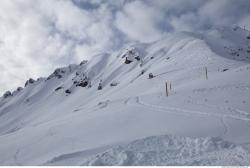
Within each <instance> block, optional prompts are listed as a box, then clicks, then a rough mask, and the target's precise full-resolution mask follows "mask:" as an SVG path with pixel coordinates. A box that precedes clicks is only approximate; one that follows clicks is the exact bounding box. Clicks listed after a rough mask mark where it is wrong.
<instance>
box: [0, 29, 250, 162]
mask: <svg viewBox="0 0 250 168" xmlns="http://www.w3.org/2000/svg"><path fill="white" fill-rule="evenodd" d="M249 34H250V33H249V32H248V31H246V30H243V29H241V28H238V27H234V28H227V27H223V28H218V29H214V30H211V31H210V32H208V33H206V34H194V33H188V32H183V33H176V34H170V35H168V36H167V37H166V38H164V39H162V40H159V41H157V42H154V43H150V44H132V45H130V46H126V47H125V48H124V49H122V50H120V51H117V52H114V53H112V54H110V53H104V54H100V55H97V56H95V57H93V58H92V59H91V60H89V61H83V62H82V63H81V64H80V65H70V66H68V67H64V68H59V69H57V70H56V71H55V72H54V73H53V74H51V75H50V76H49V77H47V78H39V79H38V80H36V81H34V82H33V81H32V80H30V81H29V82H27V85H26V87H24V89H18V90H17V91H15V92H13V93H12V94H11V95H5V97H1V98H0V156H1V157H0V165H44V164H45V165H47V164H48V165H82V164H83V165H86V164H90V165H92V164H93V165H99V164H104V165H131V164H132V165H184V164H188V165H211V164H219V165H237V164H242V165H247V164H249V162H248V160H249V150H248V149H249V147H248V143H250V132H249V128H250V79H249V76H250V64H249V62H250V39H248V36H249ZM125 62H126V63H125ZM205 67H206V68H207V70H208V79H206V76H205ZM149 73H153V75H154V76H155V77H154V78H152V79H148V74H149ZM165 82H168V84H169V82H171V90H170V88H168V89H169V96H168V97H167V96H166V93H165ZM100 83H101V86H102V89H101V90H98V86H99V84H100ZM160 135H165V136H160ZM151 136H155V137H151ZM146 137H151V138H146ZM213 137H214V138H213ZM143 138H146V139H143ZM170 139H171V141H173V142H174V143H177V144H176V145H175V144H174V145H173V146H169V145H164V148H163V149H162V150H151V149H147V148H145V147H144V146H145V143H146V144H147V143H149V144H150V147H151V148H155V149H158V148H159V147H160V146H162V143H163V142H165V141H169V140H170ZM135 140H138V143H135V142H137V141H135ZM132 141H133V142H132ZM134 141H135V142H134ZM155 141H160V143H154V142H155ZM178 143H180V144H178ZM204 143H205V145H204ZM206 143H209V144H211V143H212V144H213V145H211V148H210V146H209V145H208V146H206ZM217 143H219V144H221V143H222V144H225V143H226V144H230V145H222V146H221V145H218V144H217ZM124 144H125V145H124ZM137 144H138V145H137ZM192 144H195V146H192ZM144 149H145V150H146V151H143V150H144ZM241 149H244V150H241ZM183 150H184V151H183ZM105 151H108V152H106V153H105V154H104V155H102V154H103V152H105ZM169 151H171V152H172V153H171V152H169ZM180 151H181V152H180ZM193 151H195V152H193ZM185 152H187V154H186V153H185ZM117 153H119V154H117ZM128 153H129V154H128ZM177 153H178V154H177ZM130 154H131V156H130ZM179 154H180V155H179ZM234 154H239V157H240V159H239V158H238V159H237V158H234V159H236V161H232V157H233V155H234ZM102 156H103V158H102ZM135 156H136V158H137V159H136V160H131V158H130V157H133V158H134V157H135ZM158 156H159V157H158ZM198 156H199V157H198ZM214 156H218V158H222V159H218V160H217V161H216V162H215V163H212V161H213V160H214ZM120 157H121V158H120ZM140 157H142V158H140ZM145 157H146V158H147V159H145ZM168 157H170V158H174V159H167V158H168ZM157 159H160V160H157Z"/></svg>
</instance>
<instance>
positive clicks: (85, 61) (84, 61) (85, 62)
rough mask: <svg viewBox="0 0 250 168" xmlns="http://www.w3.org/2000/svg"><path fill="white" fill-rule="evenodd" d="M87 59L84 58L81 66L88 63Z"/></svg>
mask: <svg viewBox="0 0 250 168" xmlns="http://www.w3.org/2000/svg"><path fill="white" fill-rule="evenodd" d="M87 62H88V61H87V60H83V61H82V62H81V63H80V66H82V65H84V64H87Z"/></svg>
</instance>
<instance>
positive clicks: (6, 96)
mask: <svg viewBox="0 0 250 168" xmlns="http://www.w3.org/2000/svg"><path fill="white" fill-rule="evenodd" d="M10 96H11V92H10V91H7V92H5V93H4V94H3V98H5V99H6V98H8V97H10Z"/></svg>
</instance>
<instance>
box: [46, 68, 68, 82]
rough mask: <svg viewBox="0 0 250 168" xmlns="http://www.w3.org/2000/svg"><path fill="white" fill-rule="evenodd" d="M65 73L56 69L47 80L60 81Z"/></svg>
mask: <svg viewBox="0 0 250 168" xmlns="http://www.w3.org/2000/svg"><path fill="white" fill-rule="evenodd" d="M65 72H66V71H65V70H63V69H60V68H58V69H56V70H55V71H54V72H53V73H52V74H51V75H50V76H49V77H48V78H47V80H50V79H52V78H57V79H61V78H62V77H63V74H64V73H65Z"/></svg>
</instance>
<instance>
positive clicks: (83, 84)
mask: <svg viewBox="0 0 250 168" xmlns="http://www.w3.org/2000/svg"><path fill="white" fill-rule="evenodd" d="M88 84H89V82H88V81H80V82H79V83H77V84H76V86H81V87H86V86H88Z"/></svg>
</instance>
